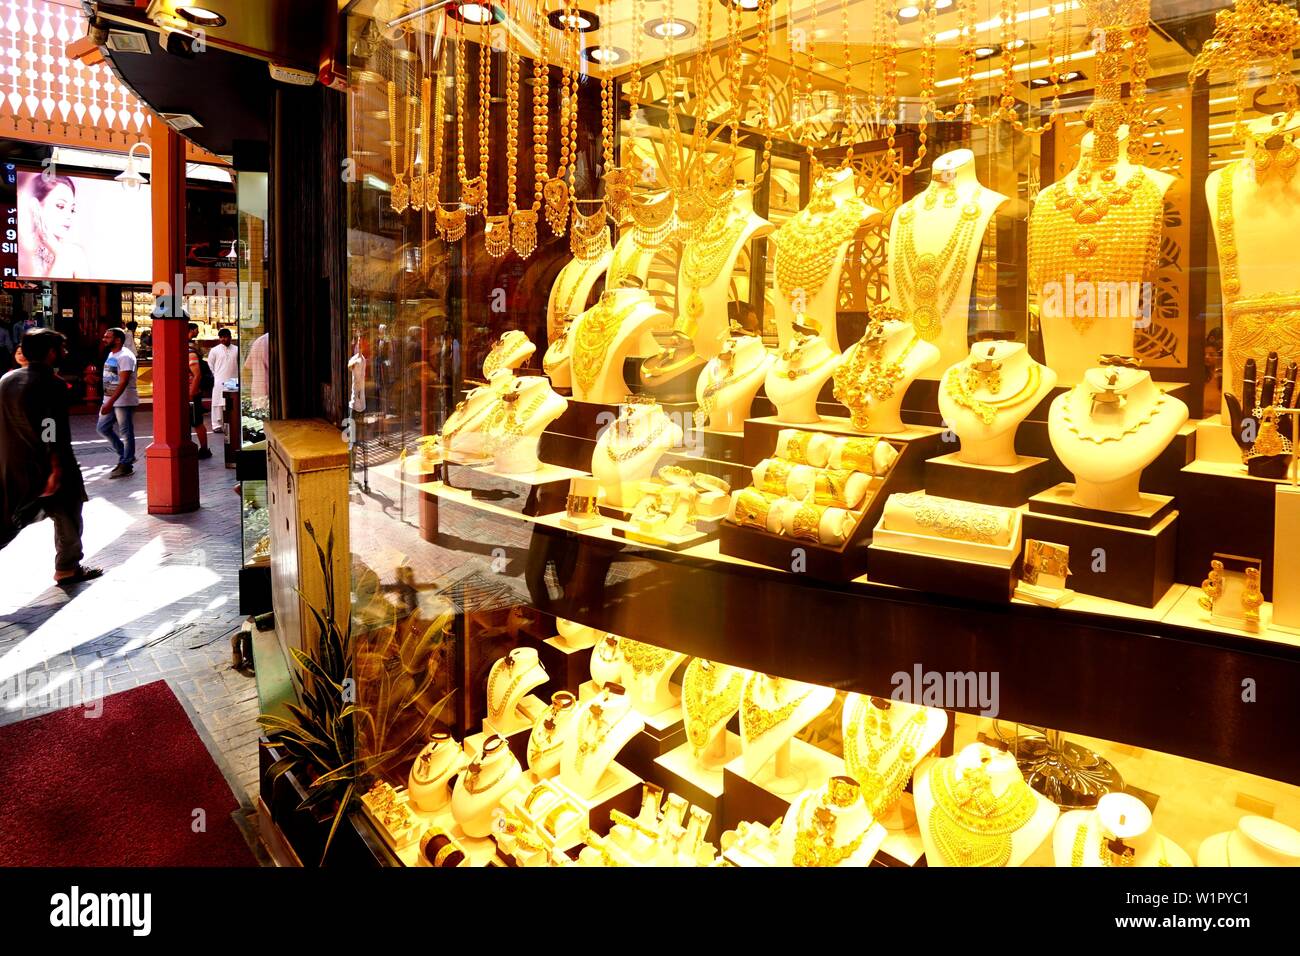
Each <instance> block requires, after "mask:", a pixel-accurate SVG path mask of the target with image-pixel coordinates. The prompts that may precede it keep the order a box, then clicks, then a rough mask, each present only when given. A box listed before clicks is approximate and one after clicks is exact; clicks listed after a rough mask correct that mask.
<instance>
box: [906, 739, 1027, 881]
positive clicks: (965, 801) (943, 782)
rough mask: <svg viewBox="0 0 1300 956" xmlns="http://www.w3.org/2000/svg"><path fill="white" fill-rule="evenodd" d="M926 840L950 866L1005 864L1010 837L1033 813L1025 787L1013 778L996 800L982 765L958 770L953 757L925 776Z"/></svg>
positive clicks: (1007, 860) (1009, 852) (1008, 851)
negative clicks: (929, 802)
mask: <svg viewBox="0 0 1300 956" xmlns="http://www.w3.org/2000/svg"><path fill="white" fill-rule="evenodd" d="M930 793H931V795H932V796H933V798H934V807H933V809H932V810H931V812H930V827H929V829H930V837H931V839H933V840H934V844H935V848H936V849H937V850H938V851H939V855H940V856H941V857H942V858H943V860H944V862H945V863H947V864H948V865H949V866H1006V865H1007V863H1008V862H1010V860H1011V852H1012V839H1011V838H1012V834H1014V833H1015V832H1016V831H1017V830H1019V829H1021V828H1022V827H1024V826H1025V824H1027V823H1028V822H1029V821H1030V820H1031V819H1032V818H1033V816H1034V812H1035V811H1036V810H1037V809H1038V801H1037V798H1036V797H1035V796H1034V791H1033V790H1031V789H1030V788H1029V784H1027V783H1025V781H1024V780H1022V779H1017V780H1013V781H1012V782H1011V784H1010V785H1009V786H1008V787H1007V789H1006V791H1005V792H1003V793H1002V795H1001V796H995V795H994V793H993V782H992V780H991V779H990V778H989V774H988V771H987V770H985V769H984V768H983V767H975V768H972V769H969V770H964V771H960V772H959V771H958V769H957V758H955V757H950V758H949V759H947V760H945V761H942V762H941V763H940V764H939V765H938V766H936V767H935V769H934V770H933V771H932V772H931V773H930Z"/></svg>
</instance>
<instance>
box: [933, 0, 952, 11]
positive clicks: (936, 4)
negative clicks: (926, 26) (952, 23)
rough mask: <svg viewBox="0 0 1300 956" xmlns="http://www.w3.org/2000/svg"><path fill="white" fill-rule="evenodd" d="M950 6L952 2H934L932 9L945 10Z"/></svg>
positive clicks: (938, 0)
mask: <svg viewBox="0 0 1300 956" xmlns="http://www.w3.org/2000/svg"><path fill="white" fill-rule="evenodd" d="M951 6H952V0H934V8H935V9H936V10H947V9H948V8H949V7H951Z"/></svg>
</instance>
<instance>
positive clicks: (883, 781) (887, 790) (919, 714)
mask: <svg viewBox="0 0 1300 956" xmlns="http://www.w3.org/2000/svg"><path fill="white" fill-rule="evenodd" d="M841 721H842V724H841V732H842V737H841V739H842V740H843V742H844V766H845V770H846V772H847V773H848V775H849V776H851V777H853V778H854V779H856V780H857V781H858V783H859V784H861V786H862V797H863V800H864V801H865V802H866V805H867V806H868V807H869V808H870V809H871V810H872V812H873V813H875V815H876V816H877V817H878V818H879V820H880V822H881V823H882V824H883V825H884V826H885V827H886V829H901V827H902V820H901V806H900V799H899V798H900V797H901V796H902V792H903V788H904V787H906V786H907V781H908V780H910V779H911V777H912V771H913V770H915V769H916V767H917V766H918V765H919V764H920V763H921V761H922V760H923V759H924V758H925V755H926V754H928V753H930V751H932V750H933V749H934V748H935V746H936V745H937V744H938V743H939V741H940V740H942V739H943V735H944V732H945V731H947V729H948V714H947V712H946V711H944V710H940V709H938V708H932V707H922V706H920V705H919V704H910V703H908V702H906V701H902V700H881V699H876V698H871V697H867V696H865V695H863V694H848V695H846V696H845V699H844V712H843V716H842V718H841Z"/></svg>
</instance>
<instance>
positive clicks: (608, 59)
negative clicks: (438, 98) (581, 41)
mask: <svg viewBox="0 0 1300 956" xmlns="http://www.w3.org/2000/svg"><path fill="white" fill-rule="evenodd" d="M582 55H583V57H584V58H585V59H586V60H588V61H589V62H591V63H599V64H601V65H602V66H613V65H614V64H615V63H622V62H623V61H624V60H626V59H627V58H628V52H627V50H623V49H620V48H619V47H616V46H609V45H608V44H606V45H604V46H589V47H587V48H586V49H584V50H583V51H582Z"/></svg>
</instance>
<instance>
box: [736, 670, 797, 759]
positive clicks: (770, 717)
mask: <svg viewBox="0 0 1300 956" xmlns="http://www.w3.org/2000/svg"><path fill="white" fill-rule="evenodd" d="M759 680H762V678H761V677H759V678H755V679H754V680H752V681H750V682H749V683H747V684H746V685H745V695H744V699H743V700H742V701H741V705H740V732H741V734H742V735H743V736H744V738H745V740H746V741H748V742H750V743H753V742H754V741H756V740H758V739H759V738H760V737H762V736H763V735H764V734H766V733H767V732H768V731H770V730H771V729H772V728H774V727H776V726H778V725H780V724H783V723H785V722H786V721H787V720H789V719H790V718H791V717H793V716H794V712H795V711H796V710H798V709H799V707H800V706H801V705H802V704H803V702H804V701H806V700H807V699H808V698H809V697H811V696H812V693H813V688H811V687H810V688H808V690H806V691H804V692H803V693H802V694H800V695H799V696H798V697H796V698H794V699H793V700H791V701H787V702H786V703H784V704H781V705H779V706H777V707H773V708H770V709H769V708H768V707H765V706H763V705H762V704H760V703H758V701H756V700H755V699H754V697H755V694H754V687H755V686H756V685H757V684H758V682H759ZM766 683H767V685H768V686H769V688H771V689H770V690H769V696H770V697H772V698H773V699H774V700H779V699H780V698H779V697H778V692H779V690H780V686H781V678H779V677H768V678H766Z"/></svg>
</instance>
